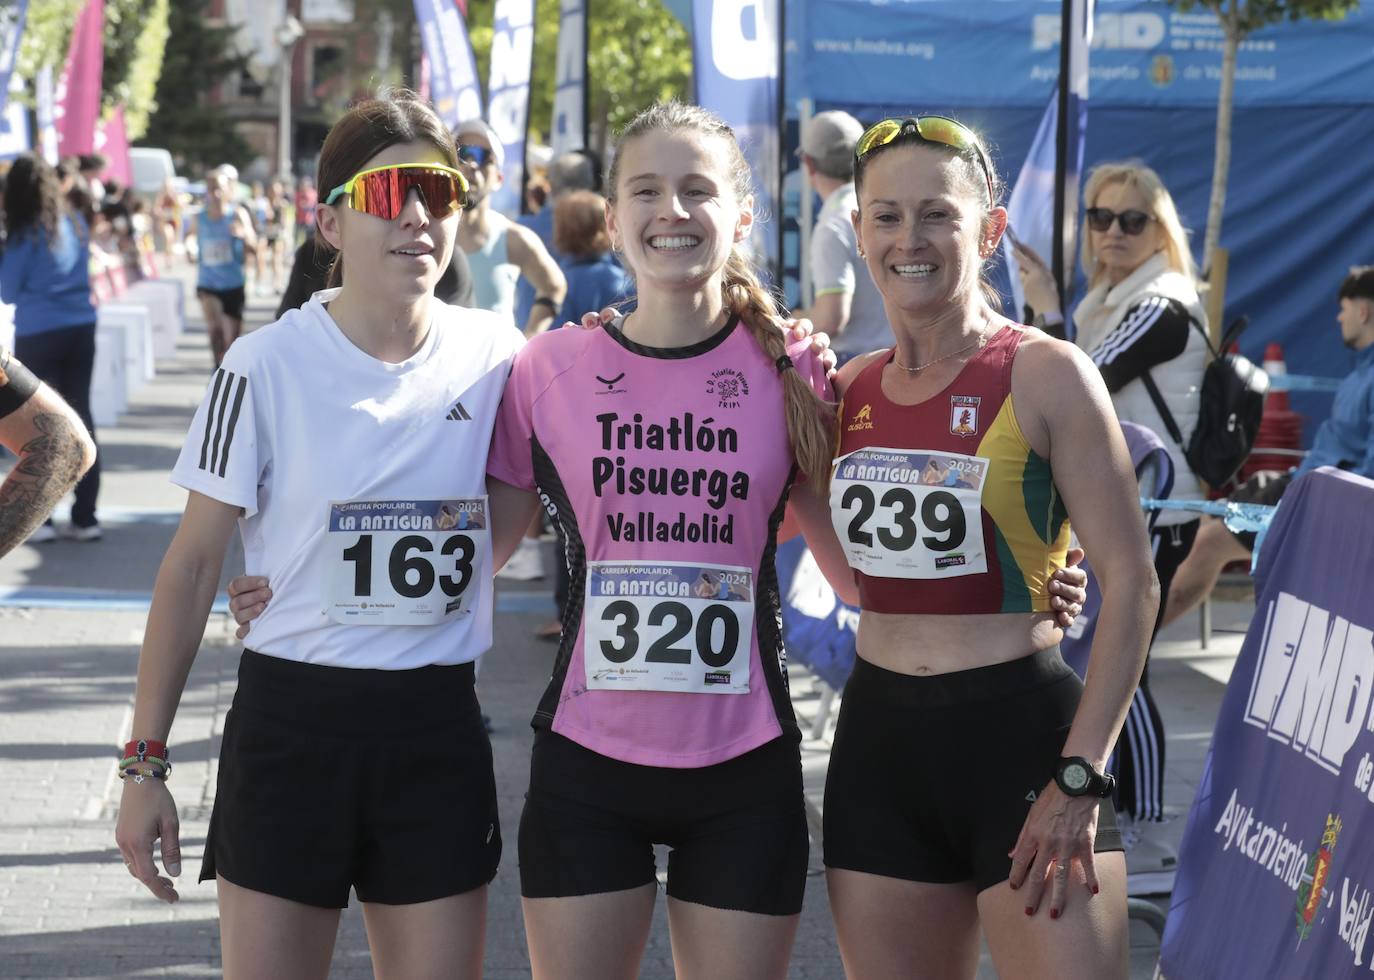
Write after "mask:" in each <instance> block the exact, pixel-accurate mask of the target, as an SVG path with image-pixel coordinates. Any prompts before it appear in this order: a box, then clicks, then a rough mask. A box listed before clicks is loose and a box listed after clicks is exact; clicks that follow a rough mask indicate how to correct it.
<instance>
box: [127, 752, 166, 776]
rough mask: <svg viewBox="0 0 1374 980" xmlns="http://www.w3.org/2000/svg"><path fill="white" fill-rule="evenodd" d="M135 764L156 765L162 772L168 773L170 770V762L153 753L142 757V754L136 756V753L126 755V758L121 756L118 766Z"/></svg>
mask: <svg viewBox="0 0 1374 980" xmlns="http://www.w3.org/2000/svg"><path fill="white" fill-rule="evenodd" d="M136 765H150V766H157V767H158V768H159V769H161V770H162V771H163V772H168V773H169V772H171V771H172V764H171V763H170V762H168V761H167V760H166V759H159V758H158V757H157V756H155V755H150V756H146V757H144V756H137V755H131V756H128V757H126V758H123V759H120V760H119V766H120V768H121V769H122V768H124V767H125V766H136Z"/></svg>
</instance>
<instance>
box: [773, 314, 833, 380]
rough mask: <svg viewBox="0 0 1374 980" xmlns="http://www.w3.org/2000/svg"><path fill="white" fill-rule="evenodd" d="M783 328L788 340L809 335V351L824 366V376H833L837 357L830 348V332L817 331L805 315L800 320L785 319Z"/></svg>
mask: <svg viewBox="0 0 1374 980" xmlns="http://www.w3.org/2000/svg"><path fill="white" fill-rule="evenodd" d="M783 328H784V329H785V330H786V332H787V339H788V341H789V342H792V341H797V340H805V339H806V338H808V337H810V338H811V353H813V354H815V355H816V358H817V359H818V360H819V361H820V362H821V365H822V366H823V367H824V368H825V376H826V377H827V378H829V377H833V376H834V374H835V364H836V363H837V361H838V359H837V358H836V357H835V352H834V351H833V350H831V349H830V334H828V333H824V332H822V333H817V332H816V325H815V324H814V323H812V322H811V321H810V320H808V319H806V318H805V317H803V318H802V319H800V320H785V321H783Z"/></svg>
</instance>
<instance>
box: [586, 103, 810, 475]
mask: <svg viewBox="0 0 1374 980" xmlns="http://www.w3.org/2000/svg"><path fill="white" fill-rule="evenodd" d="M675 132H689V133H698V134H700V135H702V136H706V137H715V138H718V139H720V140H721V141H722V142H723V143H724V145H725V148H726V159H727V164H726V166H727V167H728V176H729V179H730V186H731V190H732V191H733V192H734V195H735V198H736V200H738V201H744V200H745V199H746V198H748V197H749V196H750V195H751V194H752V193H753V178H752V175H751V173H750V170H749V163H748V161H747V160H745V159H744V154H743V153H741V152H740V148H739V141H738V140H736V139H735V133H734V130H732V129H731V128H730V127H729V126H728V125H726V124H725V121H724V120H722V119H721V118H720V117H719V116H717V115H716V114H715V113H713V112H710V111H709V110H707V109H703V108H701V107H700V106H694V105H685V104H684V103H681V102H677V101H670V102H660V103H657V104H655V105H652V106H650V107H649V108H647V109H645V110H644V111H643V112H641V113H640V114H639V115H637V116H635V117H634V119H632V120H630V123H629V125H627V126H626V127H625V129H624V131H622V132H621V134H620V138H619V140H617V142H616V151H615V156H614V157H612V159H611V172H610V174H609V175H608V179H607V182H606V196H607V197H608V198H609V199H610V201H611V203H612V204H614V203H615V201H616V199H617V196H618V195H619V192H620V188H619V186H618V185H619V180H620V162H621V160H623V159H624V157H625V147H626V146H628V145H629V143H630V142H631V141H632V140H635V139H639V138H641V137H644V136H648V135H650V134H653V133H675ZM629 271H630V272H631V273H633V271H634V270H633V269H631V270H629ZM721 292H722V294H723V298H724V300H725V308H726V309H727V310H729V311H730V312H731V313H733V314H734V315H736V316H738V317H739V319H740V322H741V323H742V324H744V326H746V327H747V328H748V329H749V332H750V334H751V335H752V336H753V338H754V340H755V341H756V342H757V343H758V345H759V347H761V348H762V349H763V352H764V354H765V355H766V356H767V357H768V359H769V360H770V361H776V362H779V363H781V359H782V358H785V357H787V356H788V355H787V342H786V337H785V336H784V334H783V332H782V329H781V327H782V320H781V318H780V317H779V316H778V307H777V304H776V303H775V302H774V299H773V295H772V294H771V293H769V292H768V290H766V289H764V288H763V285H762V283H760V282H759V277H758V273H757V272H756V271H755V270H754V266H753V263H752V262H750V261H749V258H748V257H747V256H746V255H745V254H744V252H743V251H741V250H740V247H739V245H735V246H734V247H733V248H731V250H730V257H729V258H728V259H727V260H726V262H725V270H724V277H723V279H722V281H721ZM781 377H782V390H783V397H784V401H785V413H786V417H787V436H788V442H789V443H790V444H791V448H792V457H793V459H795V460H796V462H797V465H798V466H799V467H800V468H801V470H802V472H803V473H805V474H806V478H807V480H808V481H809V482H810V483H811V484H812V486H815V487H823V486H825V484H826V482H827V481H828V480H829V478H830V461H831V450H832V449H833V448H834V442H835V412H834V408H833V406H830V405H827V404H826V403H825V402H823V401H821V399H820V397H819V396H818V395H817V394H816V392H815V391H814V390H812V388H811V386H810V384H808V383H807V382H806V381H805V380H803V379H802V377H801V376H800V375H799V374H798V373H797V372H796V371H794V370H791V369H790V368H789V369H785V370H783V371H782V372H781Z"/></svg>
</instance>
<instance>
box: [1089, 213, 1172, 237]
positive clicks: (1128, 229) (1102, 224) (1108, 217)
mask: <svg viewBox="0 0 1374 980" xmlns="http://www.w3.org/2000/svg"><path fill="white" fill-rule="evenodd" d="M1083 213H1084V215H1085V216H1086V217H1087V219H1088V227H1089V228H1091V229H1092V230H1093V231H1106V230H1107V229H1109V228H1110V227H1111V226H1112V222H1113V221H1115V222H1117V223H1118V224H1119V225H1121V233H1122V234H1123V235H1139V234H1140V233H1141V232H1142V231H1144V230H1145V226H1146V225H1148V224H1149V223H1150V222H1151V221H1152V220H1154V219H1153V216H1152V215H1148V214H1146V213H1145V212H1144V211H1136V210H1134V209H1132V210H1130V211H1122V212H1121V213H1119V214H1118V213H1117V212H1115V211H1112V210H1110V209H1108V208H1088V210H1087V211H1085V212H1083Z"/></svg>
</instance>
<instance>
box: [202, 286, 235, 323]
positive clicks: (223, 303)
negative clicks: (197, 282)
mask: <svg viewBox="0 0 1374 980" xmlns="http://www.w3.org/2000/svg"><path fill="white" fill-rule="evenodd" d="M196 295H197V296H213V297H215V299H217V300H219V305H220V308H221V309H223V310H224V315H225V316H227V317H228V318H229V319H231V320H242V319H243V304H244V302H245V297H244V292H243V287H242V286H237V287H235V288H234V289H211V288H209V287H208V286H197V287H196Z"/></svg>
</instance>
